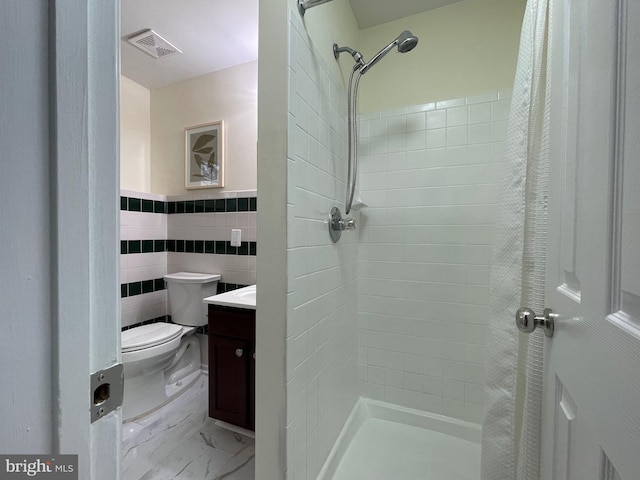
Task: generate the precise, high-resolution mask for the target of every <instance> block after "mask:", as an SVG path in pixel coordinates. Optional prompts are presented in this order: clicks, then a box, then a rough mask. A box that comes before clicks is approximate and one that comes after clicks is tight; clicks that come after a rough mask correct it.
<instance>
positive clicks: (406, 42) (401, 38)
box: [396, 30, 418, 53]
mask: <svg viewBox="0 0 640 480" xmlns="http://www.w3.org/2000/svg"><path fill="white" fill-rule="evenodd" d="M396 40H397V42H398V52H400V53H406V52H408V51H410V50H413V49H414V48H415V46H416V45H418V37H416V36H415V35H413V34H412V33H411V32H410V31H409V30H405V31H404V32H402V33H401V34H400V35H398V38H397V39H396Z"/></svg>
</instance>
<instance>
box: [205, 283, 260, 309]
mask: <svg viewBox="0 0 640 480" xmlns="http://www.w3.org/2000/svg"><path fill="white" fill-rule="evenodd" d="M204 303H208V304H210V305H221V306H223V307H234V308H245V309H248V310H255V309H256V286H255V285H249V286H248V287H244V288H238V289H236V290H231V291H230V292H225V293H220V294H218V295H212V296H210V297H207V298H205V299H204Z"/></svg>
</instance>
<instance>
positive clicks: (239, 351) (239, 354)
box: [236, 348, 244, 357]
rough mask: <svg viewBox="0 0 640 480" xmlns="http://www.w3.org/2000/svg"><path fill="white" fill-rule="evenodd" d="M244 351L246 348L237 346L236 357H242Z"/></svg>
mask: <svg viewBox="0 0 640 480" xmlns="http://www.w3.org/2000/svg"><path fill="white" fill-rule="evenodd" d="M243 353H244V350H242V349H241V348H236V357H241V356H242V354H243Z"/></svg>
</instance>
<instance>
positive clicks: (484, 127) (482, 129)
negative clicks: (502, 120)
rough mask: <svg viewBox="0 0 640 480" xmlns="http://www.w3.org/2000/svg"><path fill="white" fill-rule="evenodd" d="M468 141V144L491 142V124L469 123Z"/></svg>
mask: <svg viewBox="0 0 640 480" xmlns="http://www.w3.org/2000/svg"><path fill="white" fill-rule="evenodd" d="M468 141H469V144H470V145H473V144H476V143H489V142H491V124H490V123H479V124H476V125H469V137H468Z"/></svg>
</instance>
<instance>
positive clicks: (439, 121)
mask: <svg viewBox="0 0 640 480" xmlns="http://www.w3.org/2000/svg"><path fill="white" fill-rule="evenodd" d="M446 126H447V111H446V110H434V111H432V112H427V129H428V130H433V129H436V128H444V127H446Z"/></svg>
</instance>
